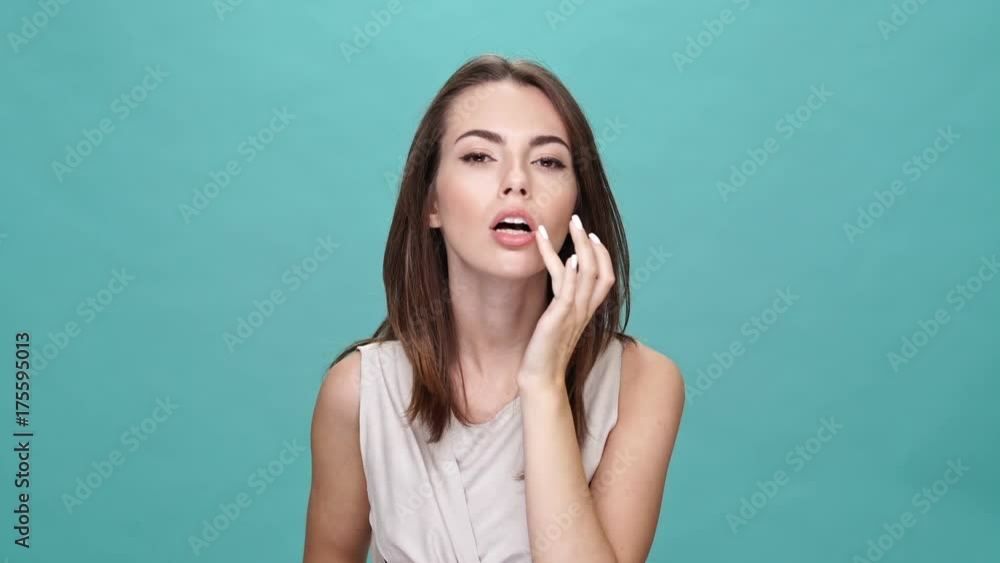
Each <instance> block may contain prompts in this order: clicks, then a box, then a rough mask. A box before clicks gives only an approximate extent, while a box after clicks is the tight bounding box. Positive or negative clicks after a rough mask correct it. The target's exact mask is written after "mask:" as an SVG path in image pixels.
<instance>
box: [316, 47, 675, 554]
mask: <svg viewBox="0 0 1000 563" xmlns="http://www.w3.org/2000/svg"><path fill="white" fill-rule="evenodd" d="M383 279H384V282H385V287H386V302H387V306H388V316H387V318H386V320H385V321H384V322H383V323H382V325H381V326H380V327H379V328H378V330H377V331H376V332H375V334H374V335H373V337H372V338H369V339H365V340H361V341H358V342H356V343H354V344H352V345H351V346H349V347H348V348H347V349H346V350H345V351H344V352H343V353H342V354H340V356H339V357H338V358H337V359H336V360H334V363H333V364H332V366H331V367H330V369H329V371H328V372H327V374H326V378H325V380H324V382H323V384H322V386H321V389H320V391H319V397H318V399H317V403H316V410H315V414H314V418H313V425H312V456H313V477H312V487H311V491H310V497H309V509H308V516H307V523H306V542H305V557H304V561H305V563H334V562H362V561H364V560H365V555H366V552H367V550H368V545H369V542H371V547H372V554H373V561H388V562H389V563H399V562H404V561H405V562H409V561H414V562H419V563H439V562H452V561H459V562H463V563H465V562H473V561H475V562H480V561H481V562H501V561H503V562H527V561H534V562H535V563H551V562H572V563H584V562H590V561H594V562H601V563H632V562H640V561H645V560H646V556H647V554H648V553H649V549H650V545H651V544H652V541H653V535H654V532H655V530H656V524H657V520H658V518H659V513H660V504H661V501H662V496H663V488H664V483H665V479H666V472H667V465H668V462H669V459H670V456H671V452H672V450H673V446H674V441H675V437H676V434H677V430H678V426H679V424H680V418H681V411H682V407H683V402H684V386H683V382H682V379H681V376H680V373H679V371H678V369H677V367H676V366H675V364H674V363H673V362H672V361H671V360H669V359H668V358H666V357H665V356H663V355H662V354H660V353H658V352H656V351H654V350H652V349H650V348H648V347H646V346H644V345H643V344H641V343H638V342H637V341H636V340H634V339H633V338H632V337H630V336H628V335H626V334H625V333H624V332H622V330H623V329H624V324H627V322H628V304H629V293H628V254H627V245H626V242H625V237H624V228H623V226H622V223H621V218H620V216H619V214H618V210H617V206H616V204H615V202H614V199H613V197H612V195H611V190H610V187H609V185H608V180H607V177H606V176H605V174H604V170H603V168H602V166H601V162H600V159H599V157H598V153H597V148H596V146H595V143H594V136H593V133H592V132H591V129H590V127H589V125H588V123H587V121H586V118H585V117H584V115H583V113H582V111H581V109H580V107H579V106H578V105H577V103H576V102H575V101H574V99H573V98H572V96H571V95H570V94H569V92H568V91H567V90H566V88H565V87H564V86H563V84H562V83H561V82H560V81H559V80H558V78H556V77H555V76H553V75H552V74H551V73H550V72H549V71H547V70H546V69H544V68H543V67H541V66H539V65H537V64H535V63H532V62H529V61H508V60H506V59H503V58H501V57H498V56H495V55H484V56H481V57H477V58H475V59H472V60H471V61H469V62H467V63H466V64H465V65H463V66H462V67H461V68H460V69H459V70H458V71H457V72H456V73H455V74H454V75H453V76H452V77H451V78H450V79H449V80H448V81H447V83H446V84H445V85H444V87H443V88H442V89H441V91H440V92H439V93H438V94H437V96H436V97H435V98H434V100H433V102H432V103H431V105H430V107H429V109H428V111H427V114H426V115H425V116H424V118H423V120H422V121H421V123H420V126H419V128H418V130H417V133H416V135H415V137H414V140H413V144H412V146H411V148H410V153H409V157H408V159H407V164H406V168H405V170H404V174H403V177H402V179H401V188H400V194H399V200H398V202H397V205H396V210H395V214H394V216H393V220H392V226H391V228H390V232H389V237H388V241H387V244H386V250H385V258H384V271H383ZM623 307H624V308H625V310H624V313H625V323H624V324H622V322H621V313H622V308H623Z"/></svg>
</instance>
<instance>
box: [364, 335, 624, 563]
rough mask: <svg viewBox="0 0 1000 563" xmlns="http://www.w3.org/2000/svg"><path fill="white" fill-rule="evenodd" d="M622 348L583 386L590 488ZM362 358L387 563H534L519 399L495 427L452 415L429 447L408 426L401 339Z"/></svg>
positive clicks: (367, 445) (610, 420) (368, 470)
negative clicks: (521, 477) (462, 420)
mask: <svg viewBox="0 0 1000 563" xmlns="http://www.w3.org/2000/svg"><path fill="white" fill-rule="evenodd" d="M622 349H623V348H622V344H621V342H620V341H619V340H618V339H617V338H613V339H612V340H611V343H610V344H609V345H608V347H607V348H606V349H605V350H604V352H603V353H602V354H601V355H600V356H599V357H598V359H597V362H596V363H595V364H594V368H593V370H592V371H591V373H590V375H589V376H588V379H587V383H586V386H585V388H584V399H585V404H586V414H587V423H588V425H589V426H588V430H589V436H588V438H587V439H586V441H585V442H584V445H583V448H582V450H581V453H582V459H583V469H584V473H585V475H586V477H587V481H590V480H591V479H593V477H594V473H595V472H596V470H597V465H598V463H599V462H600V460H601V455H602V453H603V451H604V444H605V442H606V440H607V437H608V433H609V432H610V431H611V429H612V428H613V427H614V425H615V423H616V422H617V420H618V389H619V385H620V381H621V358H622ZM358 350H360V352H361V420H360V423H361V436H360V438H361V456H362V462H363V463H364V470H365V477H366V478H367V480H368V500H369V503H370V505H371V512H370V514H369V521H370V523H371V527H372V536H373V542H374V544H375V545H376V546H377V548H378V551H379V553H380V554H381V556H382V557H383V558H384V559H385V560H386V561H388V563H409V562H414V563H445V562H458V563H501V562H502V563H522V562H525V563H526V562H530V561H531V546H530V545H529V543H528V523H527V513H526V509H525V494H524V490H525V489H524V481H518V480H516V476H517V475H518V474H519V473H522V472H523V471H524V449H523V436H522V424H521V410H520V409H521V404H520V397H516V398H515V399H514V400H513V401H511V402H509V403H507V405H506V406H504V407H503V409H502V410H501V411H500V412H499V413H498V414H497V415H496V416H495V417H494V418H493V420H491V421H489V422H484V423H482V424H476V425H472V426H464V425H462V424H461V423H459V422H458V419H457V418H455V417H454V416H452V420H451V425H450V426H449V427H448V429H447V430H445V433H444V435H443V437H442V439H441V440H440V441H439V442H437V443H435V444H430V443H428V439H429V432H428V431H427V429H426V428H425V427H424V426H423V424H421V423H420V422H419V421H416V422H415V423H414V424H413V426H410V425H409V424H408V423H407V421H406V415H405V412H406V407H407V406H408V405H409V400H410V392H411V390H412V388H413V371H412V368H411V365H410V362H409V360H408V359H407V357H406V354H405V352H404V351H403V348H402V346H401V345H400V343H399V341H395V340H394V341H389V342H381V343H371V344H366V345H363V346H360V347H358Z"/></svg>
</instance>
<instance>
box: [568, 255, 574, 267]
mask: <svg viewBox="0 0 1000 563" xmlns="http://www.w3.org/2000/svg"><path fill="white" fill-rule="evenodd" d="M568 265H569V267H570V268H573V270H576V254H574V255H572V256H570V257H569V264H568Z"/></svg>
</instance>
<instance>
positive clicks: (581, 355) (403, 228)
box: [331, 54, 634, 443]
mask: <svg viewBox="0 0 1000 563" xmlns="http://www.w3.org/2000/svg"><path fill="white" fill-rule="evenodd" d="M503 80H512V81H514V82H515V83H517V84H519V85H525V86H533V87H535V88H538V89H539V90H541V91H542V92H543V93H544V94H545V95H546V96H547V97H548V99H549V100H550V101H551V102H552V104H553V105H554V106H555V109H556V111H557V112H559V114H560V117H561V118H562V121H563V123H564V124H565V127H566V129H567V131H568V133H569V137H570V146H571V147H572V152H573V157H572V158H573V172H574V175H575V177H576V181H577V186H578V192H577V193H578V196H577V201H576V205H575V212H576V213H577V214H579V215H580V218H581V219H582V220H583V223H584V224H585V225H588V226H589V229H590V230H592V231H593V232H594V234H596V235H597V236H598V237H599V238H600V239H601V242H602V243H603V244H604V245H605V246H606V247H607V249H608V252H609V253H610V255H611V262H612V265H613V267H614V275H615V278H616V280H615V281H616V283H615V286H614V287H612V288H611V290H610V292H609V294H608V296H607V299H605V301H604V303H603V304H602V305H601V306H600V307H599V308H598V309H597V311H596V312H595V313H594V316H593V318H592V319H591V321H590V323H589V324H588V326H587V328H586V330H585V331H584V332H583V334H582V335H581V337H580V341H579V343H578V344H577V347H576V350H575V351H574V353H573V356H572V358H571V360H570V363H569V366H568V367H567V370H566V390H567V394H568V396H569V401H570V409H571V411H572V413H573V423H574V427H575V429H576V436H577V440H578V441H580V442H581V443H582V440H583V438H584V436H586V434H587V422H586V416H585V412H584V402H583V389H584V384H585V383H586V378H587V375H588V374H589V373H590V371H591V369H592V368H593V366H594V364H595V362H596V360H597V358H598V357H599V356H600V354H601V353H602V352H603V351H604V350H605V348H606V346H607V345H608V344H609V343H610V342H611V339H612V338H618V339H619V340H621V341H623V343H624V342H634V339H633V338H632V337H631V336H628V335H627V334H625V333H624V329H625V326H627V325H628V317H629V303H630V297H629V283H628V273H629V256H628V244H627V242H626V240H625V228H624V225H623V224H622V220H621V216H620V214H619V212H618V207H617V205H616V204H615V200H614V197H613V196H612V194H611V187H610V185H609V183H608V179H607V176H606V175H605V173H604V168H603V167H602V165H601V160H600V157H599V155H598V152H597V146H596V144H595V142H594V134H593V131H592V130H591V128H590V125H589V123H588V122H587V118H586V117H585V116H584V114H583V111H582V110H581V109H580V107H579V105H577V103H576V101H575V100H574V99H573V97H572V95H571V94H570V93H569V91H568V90H567V89H566V87H565V86H564V85H563V84H562V82H561V81H560V80H559V79H558V78H557V77H556V76H555V75H554V74H553V73H552V72H551V71H549V70H548V69H546V68H545V67H543V66H542V65H540V64H538V63H536V62H533V61H530V60H525V59H517V60H509V59H505V58H503V57H500V56H498V55H493V54H488V55H481V56H478V57H475V58H473V59H470V60H469V61H467V62H466V63H465V64H463V65H462V66H461V67H460V68H459V69H458V70H457V71H456V72H455V73H454V74H453V75H452V76H451V77H450V78H449V79H448V81H447V82H446V83H445V84H444V86H443V87H442V88H441V90H440V91H439V92H438V93H437V95H436V96H435V97H434V100H433V101H432V102H431V104H430V107H429V108H428V110H427V113H426V114H425V115H424V117H423V119H422V120H421V122H420V125H419V127H418V128H417V131H416V134H415V135H414V137H413V142H412V144H411V145H410V151H409V154H408V156H407V160H406V165H405V168H404V170H403V175H402V177H401V179H400V190H399V198H398V200H397V201H396V210H395V213H394V214H393V217H392V224H391V226H390V228H389V236H388V239H387V240H386V245H385V255H384V258H383V269H382V279H383V282H384V284H385V290H386V296H385V297H386V308H387V311H388V315H387V316H386V318H385V320H384V321H382V324H381V325H379V327H378V329H376V330H375V332H374V334H372V336H371V337H370V338H365V339H362V340H358V341H356V342H354V343H352V344H351V345H350V346H348V347H347V348H346V349H345V350H344V351H343V352H341V353H340V355H339V356H337V358H336V359H335V360H334V361H333V362H332V363H331V366H332V365H333V364H335V363H337V362H339V361H340V360H342V359H343V358H345V357H346V356H347V355H349V354H350V353H351V352H353V351H354V350H355V349H356V348H357V347H359V346H362V345H365V344H368V343H372V342H386V341H391V340H398V341H399V342H400V344H401V345H402V349H403V351H404V352H405V353H406V356H407V359H408V360H409V361H410V364H411V366H412V368H413V377H414V381H413V393H412V396H411V398H410V404H409V407H408V409H407V412H406V416H407V419H408V420H409V422H410V423H412V422H414V421H415V420H418V419H419V420H420V421H421V422H423V423H424V424H425V425H426V427H427V428H428V429H429V430H430V435H431V441H432V442H436V441H438V440H440V438H441V435H442V434H443V432H444V431H445V429H446V428H447V426H448V424H449V421H450V416H451V415H452V413H454V414H455V415H456V417H457V418H458V420H460V421H461V422H462V423H464V424H468V423H469V420H468V419H467V418H466V417H465V416H464V415H463V414H462V413H460V412H458V409H457V408H456V405H457V402H456V397H455V396H454V395H455V393H454V391H453V387H452V385H450V384H449V380H448V379H449V375H448V374H449V368H450V367H451V366H453V365H455V363H456V361H457V356H458V353H457V340H456V336H455V330H454V323H453V319H452V313H451V308H450V302H451V292H452V291H453V290H454V288H449V284H448V268H447V257H446V253H445V247H444V240H443V238H442V235H441V232H440V230H438V229H432V228H430V227H429V226H428V214H429V212H430V207H429V204H430V201H431V200H430V197H429V195H430V193H431V190H433V189H434V187H433V186H434V179H435V176H436V173H437V168H438V162H439V158H440V151H439V143H440V140H441V137H442V135H443V133H444V129H445V120H446V118H448V117H450V116H454V114H455V112H463V111H468V110H469V109H470V108H469V107H458V106H455V105H454V103H453V102H454V100H455V98H456V97H457V96H458V95H459V94H461V93H462V92H463V91H464V90H465V89H466V88H469V87H471V86H476V85H479V84H483V85H485V86H486V88H484V90H486V91H488V87H489V86H490V85H491V84H494V83H496V82H500V81H503ZM466 102H471V104H473V105H475V104H476V103H478V102H477V101H476V100H475V99H469V98H467V99H466ZM463 105H464V104H463ZM453 106H454V107H453ZM449 112H451V113H449ZM544 197H545V194H544V193H543V194H541V195H540V197H539V199H543V198H544ZM574 252H575V251H574V249H573V240H572V238H571V237H566V241H565V243H564V244H563V246H562V248H561V249H560V250H559V256H560V257H561V258H562V260H563V263H565V261H566V260H567V259H568V258H569V256H571V255H572V254H573V253H574ZM546 285H547V287H548V291H547V293H548V299H549V300H551V298H552V284H551V276H550V277H549V283H548V284H546ZM623 309H624V319H622V312H623ZM459 373H461V369H459ZM461 388H462V389H463V390H464V381H463V386H462V387H461Z"/></svg>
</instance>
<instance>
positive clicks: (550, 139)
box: [455, 129, 570, 150]
mask: <svg viewBox="0 0 1000 563" xmlns="http://www.w3.org/2000/svg"><path fill="white" fill-rule="evenodd" d="M465 137H482V138H483V139H486V140H487V141H491V142H494V143H496V144H498V145H502V144H504V143H506V142H507V141H506V140H505V139H504V138H503V136H502V135H500V134H499V133H495V132H493V131H487V130H486V129H470V130H469V131H466V132H465V133H462V134H461V135H459V136H458V138H457V139H455V143H456V144H457V143H458V142H459V141H461V140H462V139H464V138H465ZM549 143H557V144H560V145H562V146H564V147H566V150H570V148H569V145H568V144H566V141H563V140H562V139H561V138H560V137H558V136H556V135H536V136H534V137H532V138H531V140H530V141H528V146H529V147H537V146H541V145H546V144H549Z"/></svg>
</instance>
